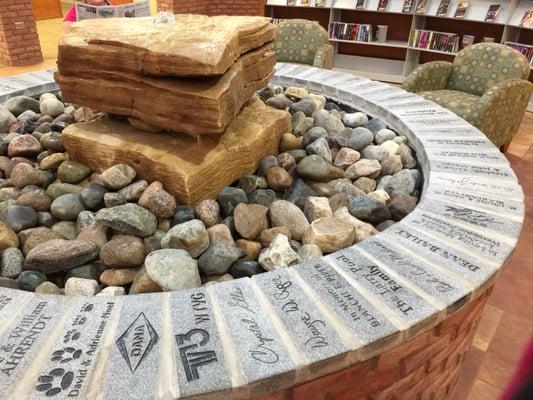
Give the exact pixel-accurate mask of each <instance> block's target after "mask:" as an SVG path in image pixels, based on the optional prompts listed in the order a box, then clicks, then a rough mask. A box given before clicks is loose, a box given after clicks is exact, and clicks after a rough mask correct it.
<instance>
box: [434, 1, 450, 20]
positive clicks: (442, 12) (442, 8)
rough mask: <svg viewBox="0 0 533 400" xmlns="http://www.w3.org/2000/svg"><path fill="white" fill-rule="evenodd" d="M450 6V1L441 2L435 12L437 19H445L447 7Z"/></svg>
mask: <svg viewBox="0 0 533 400" xmlns="http://www.w3.org/2000/svg"><path fill="white" fill-rule="evenodd" d="M449 6H450V0H441V2H440V4H439V9H438V10H437V16H438V17H445V16H446V14H448V7H449Z"/></svg>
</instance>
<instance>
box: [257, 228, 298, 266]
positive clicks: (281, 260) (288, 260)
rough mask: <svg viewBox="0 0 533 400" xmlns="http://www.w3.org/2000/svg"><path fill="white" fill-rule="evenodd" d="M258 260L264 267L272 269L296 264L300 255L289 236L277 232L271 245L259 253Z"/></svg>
mask: <svg viewBox="0 0 533 400" xmlns="http://www.w3.org/2000/svg"><path fill="white" fill-rule="evenodd" d="M257 261H258V262H259V264H260V265H261V266H262V267H263V268H264V269H266V270H267V271H272V270H275V269H278V268H285V267H288V266H289V265H292V264H296V263H298V262H299V261H300V257H299V256H298V253H296V252H295V251H294V250H293V249H292V247H291V245H290V244H289V239H288V238H287V236H285V235H282V234H277V235H276V236H275V237H274V240H272V243H270V246H268V247H267V248H266V249H265V250H263V251H262V252H261V254H259V259H258V260H257Z"/></svg>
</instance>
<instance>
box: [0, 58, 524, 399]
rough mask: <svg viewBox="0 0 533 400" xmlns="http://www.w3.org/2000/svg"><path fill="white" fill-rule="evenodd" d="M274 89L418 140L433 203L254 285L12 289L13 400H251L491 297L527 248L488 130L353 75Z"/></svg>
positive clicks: (279, 75)
mask: <svg viewBox="0 0 533 400" xmlns="http://www.w3.org/2000/svg"><path fill="white" fill-rule="evenodd" d="M273 80H274V83H276V84H280V85H284V86H294V85H297V86H303V87H306V88H307V89H309V90H311V91H315V92H320V93H323V94H324V95H326V96H328V97H330V98H333V99H335V100H338V101H340V102H343V103H345V104H347V105H350V106H353V107H355V108H357V109H360V110H361V111H363V112H365V113H367V114H370V115H371V116H373V117H379V118H381V119H383V120H384V121H385V122H386V123H387V124H388V125H389V126H391V127H392V128H393V129H395V130H397V131H398V132H400V133H401V134H403V135H405V136H407V137H408V139H409V141H410V142H411V143H412V144H413V146H414V148H415V150H416V151H417V156H418V158H419V160H420V162H421V166H422V172H423V175H424V191H423V193H422V198H421V201H420V205H419V206H418V207H417V208H416V209H415V210H414V211H413V212H412V213H411V214H409V215H408V216H407V217H406V218H405V219H404V220H403V221H402V222H401V223H398V224H396V225H394V226H393V227H392V228H390V229H388V230H386V231H385V232H383V233H380V234H378V235H377V236H374V237H372V238H371V239H368V240H366V241H364V242H362V243H360V244H357V245H354V246H352V247H350V248H347V249H344V250H341V251H339V252H336V253H333V254H330V255H328V256H326V257H323V258H322V259H320V260H318V261H317V262H314V263H307V264H302V265H299V266H296V267H293V268H289V269H285V270H278V271H272V272H268V273H265V274H262V275H258V276H256V277H254V278H253V279H239V280H235V281H232V282H227V283H220V284H217V285H212V286H208V287H202V288H198V289H194V290H188V291H180V292H171V293H159V294H147V295H136V296H128V297H125V298H116V297H114V298H103V297H91V298H68V297H54V296H42V295H35V294H30V293H25V292H20V291H15V290H11V289H3V288H0V343H2V344H3V345H2V347H1V348H0V371H1V372H2V373H1V374H0V388H1V389H0V397H1V398H5V394H6V393H10V395H11V396H13V398H17V399H18V398H21V399H25V398H30V399H45V398H50V397H51V396H53V398H57V399H66V398H79V399H113V400H115V399H129V398H139V399H177V398H195V399H197V398H202V399H249V398H254V397H255V396H260V395H262V394H267V393H270V392H272V391H275V390H278V389H284V388H287V387H290V386H293V385H296V384H298V383H302V382H307V381H309V380H311V379H315V378H317V377H320V376H323V375H325V374H328V373H331V372H334V371H338V370H341V369H344V368H346V367H348V366H350V365H354V364H356V363H358V362H361V361H364V360H366V359H369V358H371V357H373V356H376V355H379V354H381V353H383V352H385V351H387V350H389V349H391V348H393V347H395V346H397V345H398V344H400V343H403V342H405V341H407V340H408V339H410V338H413V337H415V336H416V335H418V334H420V333H421V332H423V331H425V330H426V329H429V328H431V327H434V326H436V325H437V324H439V323H441V322H442V321H445V320H446V319H447V318H449V317H451V316H452V315H453V314H455V313H456V312H457V311H458V310H459V309H462V308H463V307H464V306H465V305H466V304H468V303H471V302H473V301H474V300H475V299H477V298H479V297H480V296H482V295H484V294H485V293H486V291H487V289H488V288H490V287H491V286H492V284H493V283H494V280H495V277H496V276H497V273H498V271H499V270H500V268H501V267H502V266H503V264H504V263H505V262H506V260H507V259H508V258H509V256H510V254H511V252H512V251H513V248H514V246H515V244H516V242H517V240H518V236H519V233H520V230H521V227H522V223H523V218H524V201H523V192H522V189H521V187H520V186H519V184H518V182H517V180H516V176H515V175H514V173H513V172H512V170H511V169H510V167H509V164H508V162H507V160H506V159H505V157H504V156H503V155H502V154H500V153H499V152H498V151H497V150H496V149H495V148H494V146H493V145H492V144H491V143H490V142H489V140H488V139H486V138H485V136H484V135H483V134H482V133H481V132H479V131H478V130H477V129H476V128H473V127H471V126H469V125H468V124H467V123H466V122H465V121H463V120H462V119H460V118H459V117H456V116H455V115H453V114H451V113H450V112H448V111H447V110H444V109H443V108H441V107H439V106H437V105H435V104H433V103H431V102H427V101H425V100H423V99H421V98H420V97H418V96H417V95H415V94H412V93H406V92H404V91H403V90H401V89H399V88H395V87H390V86H388V85H385V84H383V83H379V82H373V81H370V80H368V79H365V78H361V77H357V76H353V75H350V74H345V73H342V72H337V71H326V70H320V69H315V68H311V67H305V66H299V65H290V64H278V65H277V71H276V75H275V77H274V79H273ZM4 344H7V345H4ZM362 384H364V383H362Z"/></svg>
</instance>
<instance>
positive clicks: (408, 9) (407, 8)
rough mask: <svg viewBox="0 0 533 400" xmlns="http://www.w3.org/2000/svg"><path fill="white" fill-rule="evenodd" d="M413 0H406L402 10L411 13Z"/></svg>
mask: <svg viewBox="0 0 533 400" xmlns="http://www.w3.org/2000/svg"><path fill="white" fill-rule="evenodd" d="M413 4H414V1H413V0H405V1H404V3H403V8H402V12H403V13H411V12H412V11H413Z"/></svg>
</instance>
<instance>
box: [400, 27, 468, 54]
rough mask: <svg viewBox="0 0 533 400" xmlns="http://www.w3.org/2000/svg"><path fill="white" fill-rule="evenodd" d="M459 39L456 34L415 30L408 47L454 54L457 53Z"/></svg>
mask: <svg viewBox="0 0 533 400" xmlns="http://www.w3.org/2000/svg"><path fill="white" fill-rule="evenodd" d="M459 38H460V36H459V35H458V34H456V33H447V32H433V31H423V30H415V31H413V32H412V34H411V40H410V41H409V45H410V46H412V47H416V48H419V49H428V50H436V51H441V52H445V53H456V52H457V51H459Z"/></svg>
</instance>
